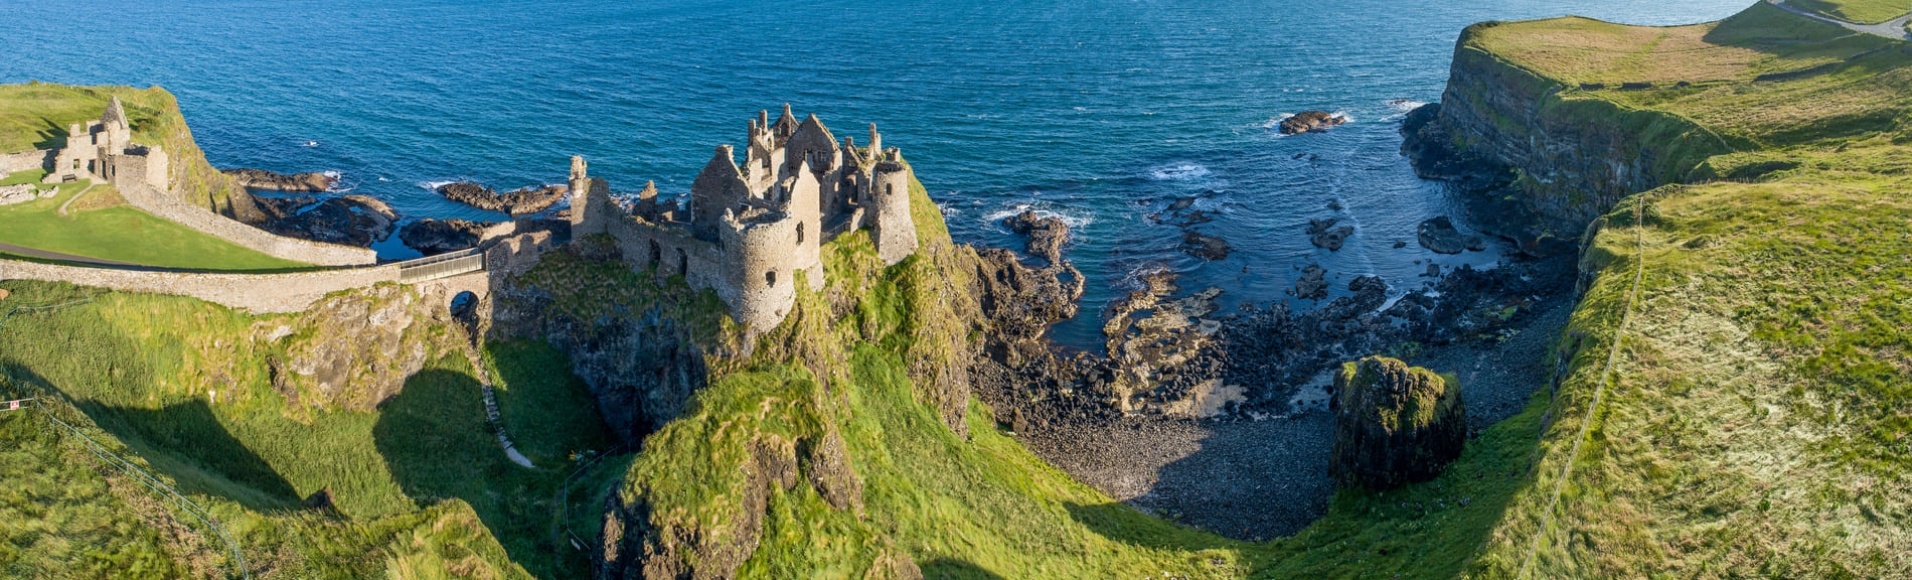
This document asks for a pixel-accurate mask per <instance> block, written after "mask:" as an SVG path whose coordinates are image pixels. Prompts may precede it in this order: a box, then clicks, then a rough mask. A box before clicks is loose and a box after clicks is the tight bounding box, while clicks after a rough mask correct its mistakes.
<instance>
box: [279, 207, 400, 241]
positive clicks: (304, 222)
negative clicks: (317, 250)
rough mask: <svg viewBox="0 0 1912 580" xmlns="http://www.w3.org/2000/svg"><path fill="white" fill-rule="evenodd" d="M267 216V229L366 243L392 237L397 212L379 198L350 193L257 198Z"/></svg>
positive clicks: (328, 239) (318, 239) (315, 237)
mask: <svg viewBox="0 0 1912 580" xmlns="http://www.w3.org/2000/svg"><path fill="white" fill-rule="evenodd" d="M254 199H256V200H257V202H258V204H259V208H260V209H261V211H263V212H265V215H266V216H267V217H266V219H265V221H264V223H262V224H260V225H261V227H264V228H265V230H266V231H269V232H272V233H275V234H278V235H281V236H287V237H293V238H300V239H306V240H312V241H315V242H326V243H332V244H344V245H348V246H359V247H366V246H371V245H372V242H376V241H379V240H383V239H385V238H388V237H391V235H392V229H393V228H392V226H393V224H394V223H396V222H397V221H398V213H397V212H395V211H392V206H389V205H386V204H385V202H383V201H380V200H379V199H377V198H373V197H366V196H363V195H347V196H341V197H332V198H326V199H325V200H323V201H319V200H317V199H315V198H313V197H310V196H300V197H291V198H280V197H257V198H254Z"/></svg>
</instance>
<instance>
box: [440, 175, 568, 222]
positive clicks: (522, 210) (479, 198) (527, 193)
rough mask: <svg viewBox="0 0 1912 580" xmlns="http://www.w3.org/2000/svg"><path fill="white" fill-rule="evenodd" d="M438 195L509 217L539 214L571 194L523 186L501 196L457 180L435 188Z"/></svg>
mask: <svg viewBox="0 0 1912 580" xmlns="http://www.w3.org/2000/svg"><path fill="white" fill-rule="evenodd" d="M437 191H438V194H439V195H442V196H445V199H449V200H452V201H455V202H458V203H462V204H465V205H469V206H472V207H475V208H478V209H482V210H489V211H496V212H504V213H508V214H511V215H525V214H533V213H538V212H541V211H544V210H547V209H550V208H551V206H553V205H557V203H558V202H559V201H562V200H563V199H564V197H565V195H566V194H567V193H568V192H569V191H570V188H569V187H566V186H563V185H546V186H541V187H526V188H522V189H515V190H511V191H507V192H504V193H498V192H496V191H492V190H491V188H489V187H485V186H483V185H480V184H476V183H472V182H469V181H459V182H455V183H447V184H445V185H441V186H438V189H437Z"/></svg>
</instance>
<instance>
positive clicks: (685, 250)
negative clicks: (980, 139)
mask: <svg viewBox="0 0 1912 580" xmlns="http://www.w3.org/2000/svg"><path fill="white" fill-rule="evenodd" d="M910 182H911V170H910V167H909V165H908V164H906V163H904V161H903V155H902V152H900V151H898V150H897V149H896V148H894V147H892V148H889V149H884V148H883V136H882V135H881V134H878V133H877V132H876V125H874V124H872V125H870V140H869V143H868V145H867V146H861V147H859V146H857V145H856V142H855V141H854V140H853V139H851V138H848V137H846V138H844V139H843V141H842V142H841V143H839V142H837V140H836V138H835V137H833V136H832V135H831V134H830V130H829V129H828V128H825V127H824V126H823V123H822V122H821V121H818V120H817V117H816V115H810V116H809V117H808V118H806V119H804V120H803V121H801V122H799V121H797V120H796V117H795V116H793V115H792V114H791V113H790V106H789V105H787V104H786V105H784V107H783V114H782V116H781V117H779V118H778V119H777V121H776V122H775V123H772V122H770V117H769V112H768V111H760V112H758V114H757V118H755V119H752V120H750V123H749V133H748V144H747V145H746V146H745V155H744V164H743V166H741V167H739V166H738V165H737V160H736V157H735V152H734V150H733V149H732V148H731V146H730V145H720V146H718V147H717V151H716V154H715V155H714V156H712V157H711V160H710V162H709V163H707V164H705V166H704V169H703V171H702V172H700V173H699V174H698V175H697V179H696V181H694V182H692V184H691V191H690V197H689V199H688V203H679V202H678V201H677V200H668V201H665V200H659V199H658V198H657V187H656V185H655V184H654V183H652V184H646V185H645V187H644V190H643V192H642V193H640V194H639V195H638V198H637V201H636V204H635V205H634V206H633V207H632V208H631V209H630V210H629V211H626V210H624V209H623V208H621V207H620V206H619V205H617V204H615V203H613V202H612V200H611V197H610V188H609V186H608V185H606V183H605V182H604V180H602V179H597V178H592V177H589V176H588V175H587V174H586V167H585V162H584V158H582V157H573V158H571V181H570V187H571V230H572V236H573V237H574V238H575V237H582V236H586V235H591V234H600V233H601V234H608V235H610V237H611V238H612V239H614V240H615V241H616V243H617V246H618V249H619V250H620V251H621V253H622V254H623V256H624V260H625V261H626V262H627V263H629V264H630V265H631V266H632V267H634V268H644V269H649V270H650V271H652V272H653V273H654V275H657V276H673V275H682V276H683V277H684V280H685V282H686V283H688V284H689V285H690V286H691V287H692V288H698V289H704V288H708V289H711V290H713V291H715V292H716V293H717V296H718V298H719V299H721V300H722V301H723V302H724V304H725V305H726V306H727V307H728V308H729V310H730V313H731V315H732V316H733V317H734V318H735V319H736V320H737V322H739V323H741V324H743V325H745V326H746V327H748V328H750V329H752V330H764V329H768V328H772V327H775V326H776V325H777V324H778V323H780V322H782V321H783V318H784V316H785V315H787V314H789V312H790V307H791V305H792V304H794V302H795V300H796V282H797V272H803V273H804V279H805V281H806V282H807V283H808V284H809V286H810V287H811V288H812V289H822V288H823V283H824V279H823V275H824V274H823V261H822V257H821V246H822V244H823V242H826V241H829V240H831V239H835V238H836V236H839V235H843V234H846V233H850V232H854V231H857V230H868V231H869V232H870V239H871V241H872V242H874V243H875V245H876V252H877V254H878V255H879V256H880V257H881V258H882V260H883V262H884V263H886V264H894V263H897V262H899V261H902V260H903V259H904V258H907V257H909V256H910V255H911V254H914V253H915V252H916V245H917V239H916V224H915V222H914V221H913V220H912V219H911V216H910V189H909V188H910Z"/></svg>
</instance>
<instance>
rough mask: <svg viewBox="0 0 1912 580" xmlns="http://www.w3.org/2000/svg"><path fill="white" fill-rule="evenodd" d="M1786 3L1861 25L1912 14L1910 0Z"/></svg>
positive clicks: (1793, 0)
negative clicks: (1908, 13)
mask: <svg viewBox="0 0 1912 580" xmlns="http://www.w3.org/2000/svg"><path fill="white" fill-rule="evenodd" d="M1786 3H1787V4H1790V5H1793V6H1795V7H1799V8H1803V9H1805V10H1809V11H1812V12H1817V13H1819V14H1824V15H1826V16H1831V17H1833V18H1837V19H1840V20H1844V21H1847V22H1858V23H1861V24H1878V23H1880V22H1885V21H1887V20H1891V19H1894V18H1898V17H1900V16H1904V15H1905V13H1907V12H1912V0H1787V2H1786Z"/></svg>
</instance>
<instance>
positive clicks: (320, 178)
mask: <svg viewBox="0 0 1912 580" xmlns="http://www.w3.org/2000/svg"><path fill="white" fill-rule="evenodd" d="M220 172H221V173H224V174H226V175H230V176H232V178H233V180H234V181H238V182H239V185H240V186H243V187H246V188H248V189H265V190H271V191H285V192H292V193H318V192H321V191H329V190H331V189H332V186H334V185H338V180H337V179H333V178H332V177H331V176H328V175H326V174H323V173H294V174H292V175H286V174H283V173H274V172H271V171H266V170H264V169H252V168H246V167H242V168H238V169H222V170H220Z"/></svg>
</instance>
